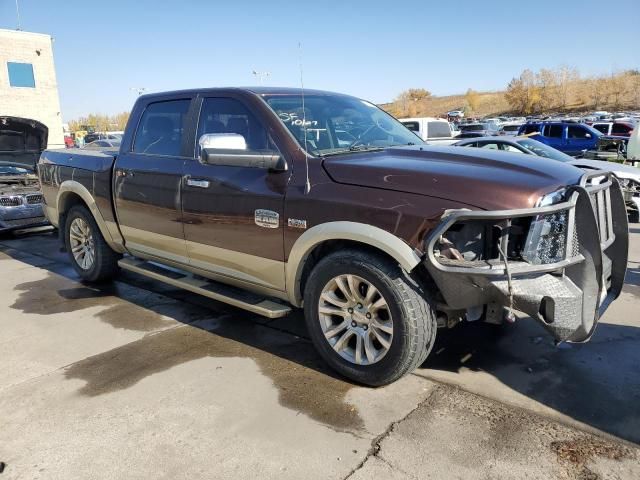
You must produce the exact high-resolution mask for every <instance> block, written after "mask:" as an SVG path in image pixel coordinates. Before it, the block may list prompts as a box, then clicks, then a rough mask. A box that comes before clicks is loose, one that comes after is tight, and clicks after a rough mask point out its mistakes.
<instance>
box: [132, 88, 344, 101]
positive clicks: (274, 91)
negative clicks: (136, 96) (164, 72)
mask: <svg viewBox="0 0 640 480" xmlns="http://www.w3.org/2000/svg"><path fill="white" fill-rule="evenodd" d="M234 91H235V92H246V93H253V94H256V95H300V94H302V89H301V88H294V87H265V86H259V87H209V88H191V89H186V90H172V91H163V92H154V93H148V94H145V95H141V96H140V98H153V97H166V96H170V95H184V94H215V93H222V92H227V93H228V92H234ZM304 94H305V95H338V96H342V97H348V96H350V95H345V94H343V93H337V92H329V91H326V90H314V89H310V88H305V89H304Z"/></svg>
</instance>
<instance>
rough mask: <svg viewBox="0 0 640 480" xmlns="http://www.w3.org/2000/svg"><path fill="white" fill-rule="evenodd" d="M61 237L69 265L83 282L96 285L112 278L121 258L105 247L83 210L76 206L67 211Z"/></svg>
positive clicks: (90, 216) (97, 231)
mask: <svg viewBox="0 0 640 480" xmlns="http://www.w3.org/2000/svg"><path fill="white" fill-rule="evenodd" d="M64 234H65V245H66V247H67V252H69V257H70V259H71V264H72V265H73V268H74V269H75V271H76V272H77V273H78V275H80V277H81V278H82V279H83V280H85V281H87V282H100V281H103V280H108V279H110V278H112V277H113V276H115V274H116V273H117V272H118V260H119V259H120V257H121V256H120V254H118V253H116V252H114V251H113V250H112V249H111V247H109V245H107V242H105V240H104V237H103V236H102V233H100V229H99V228H98V225H97V224H96V221H95V219H94V218H93V215H91V212H90V211H89V210H88V209H87V208H86V207H85V206H83V205H76V206H75V207H73V208H71V210H69V213H68V214H67V217H66V222H65V231H64Z"/></svg>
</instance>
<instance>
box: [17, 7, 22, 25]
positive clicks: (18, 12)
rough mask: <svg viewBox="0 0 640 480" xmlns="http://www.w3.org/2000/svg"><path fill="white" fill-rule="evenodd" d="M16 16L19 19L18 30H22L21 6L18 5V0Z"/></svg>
mask: <svg viewBox="0 0 640 480" xmlns="http://www.w3.org/2000/svg"><path fill="white" fill-rule="evenodd" d="M16 16H17V17H18V28H17V30H22V25H20V6H19V5H18V0H16Z"/></svg>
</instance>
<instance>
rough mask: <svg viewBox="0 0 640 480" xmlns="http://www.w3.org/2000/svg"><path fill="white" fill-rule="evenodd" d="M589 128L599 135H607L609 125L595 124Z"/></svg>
mask: <svg viewBox="0 0 640 480" xmlns="http://www.w3.org/2000/svg"><path fill="white" fill-rule="evenodd" d="M591 126H592V127H593V128H595V129H596V130H598V131H599V132H600V133H604V134H605V135H607V134H608V133H609V125H608V124H607V123H596V124H594V125H591Z"/></svg>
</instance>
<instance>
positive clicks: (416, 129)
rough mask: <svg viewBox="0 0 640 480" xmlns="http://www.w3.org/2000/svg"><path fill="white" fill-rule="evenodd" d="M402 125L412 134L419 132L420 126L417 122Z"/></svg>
mask: <svg viewBox="0 0 640 480" xmlns="http://www.w3.org/2000/svg"><path fill="white" fill-rule="evenodd" d="M402 124H403V125H404V126H405V127H407V128H408V129H409V130H411V131H412V132H419V131H420V124H419V123H418V122H402Z"/></svg>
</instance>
